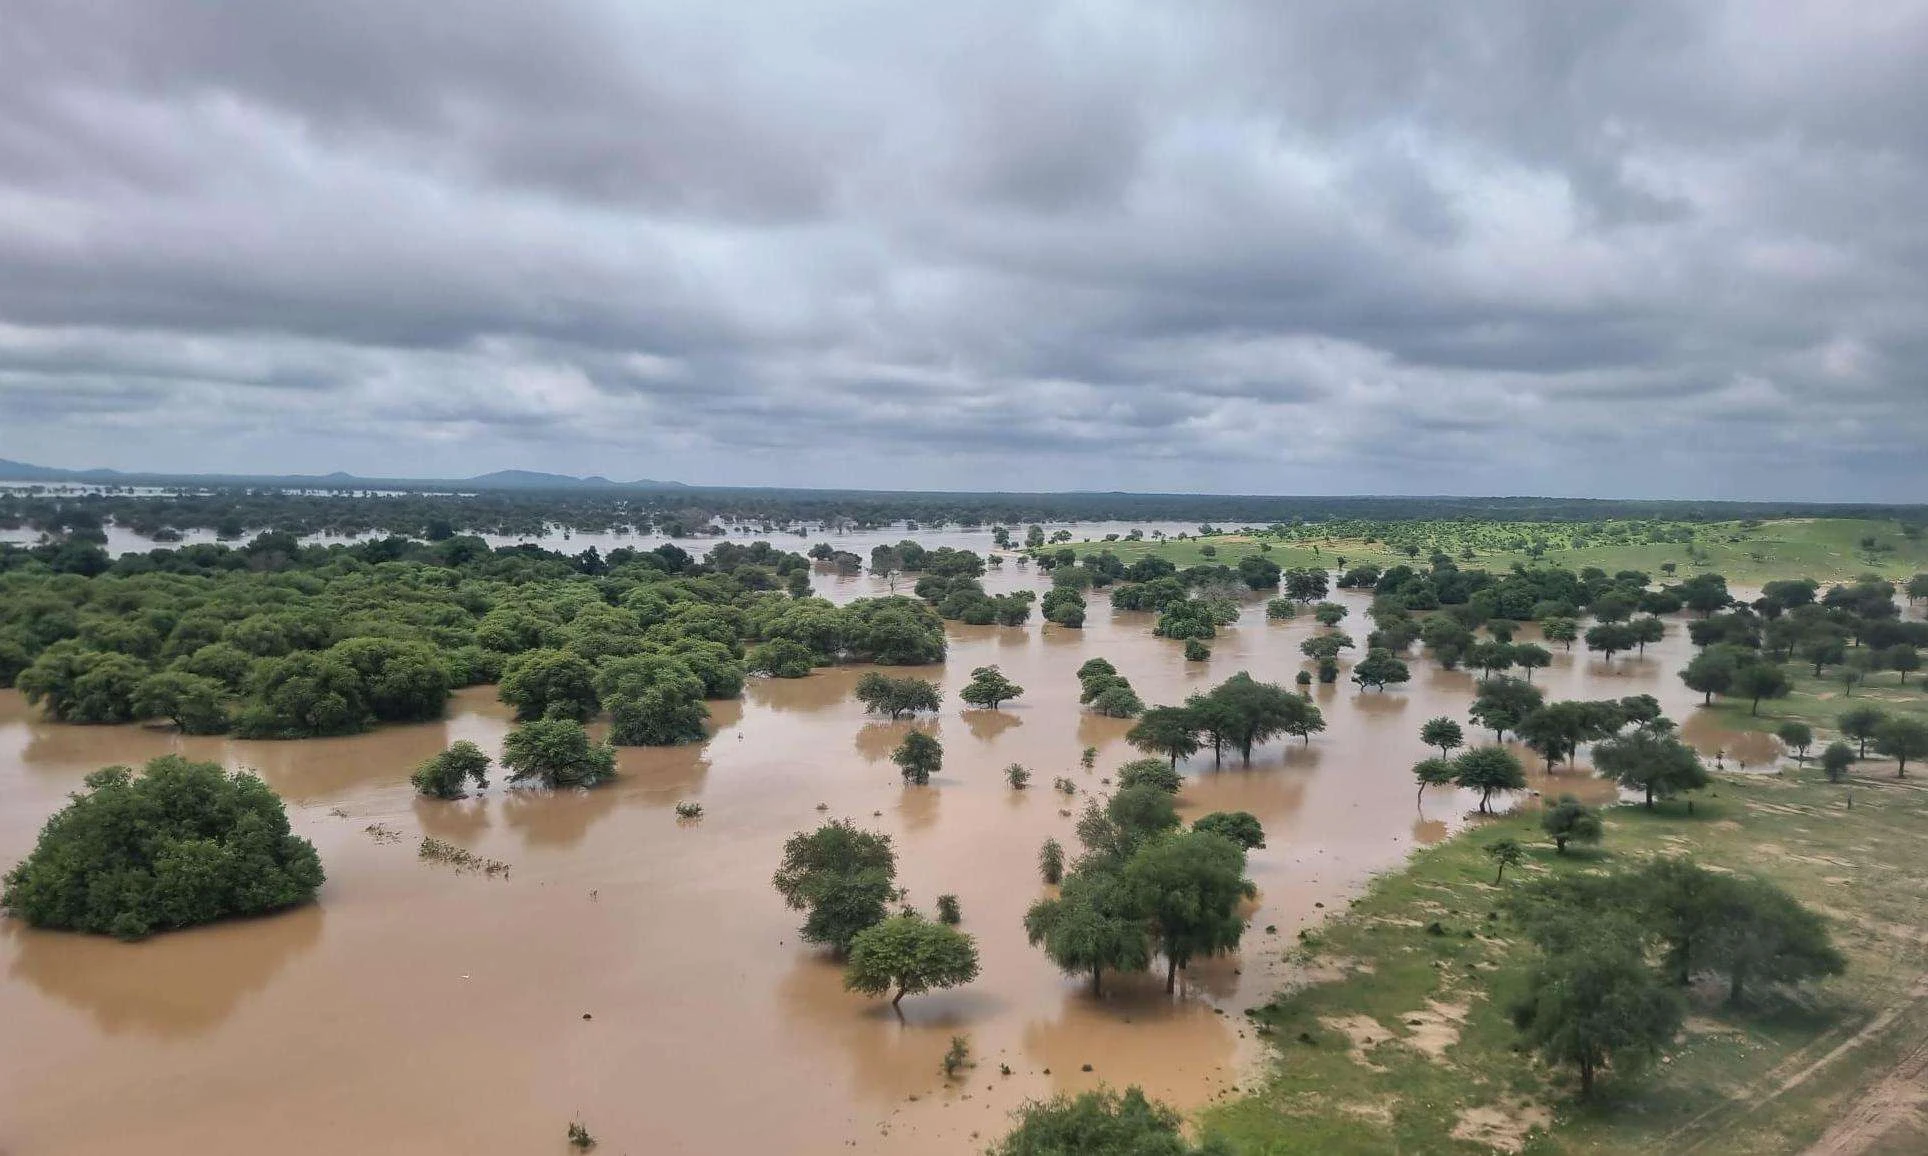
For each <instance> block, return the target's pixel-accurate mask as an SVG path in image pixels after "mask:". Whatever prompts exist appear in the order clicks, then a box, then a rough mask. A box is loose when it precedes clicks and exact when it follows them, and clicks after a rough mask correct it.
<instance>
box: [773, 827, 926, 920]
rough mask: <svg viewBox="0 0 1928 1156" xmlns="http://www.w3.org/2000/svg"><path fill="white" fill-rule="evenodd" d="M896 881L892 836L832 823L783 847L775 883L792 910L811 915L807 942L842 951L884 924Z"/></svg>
mask: <svg viewBox="0 0 1928 1156" xmlns="http://www.w3.org/2000/svg"><path fill="white" fill-rule="evenodd" d="M896 879H897V853H896V852H895V851H894V850H892V848H891V845H890V836H888V835H879V834H876V833H874V832H871V831H864V830H861V829H859V828H858V827H857V826H856V825H855V824H853V823H851V822H850V821H849V820H847V819H833V820H831V821H830V822H827V823H825V824H824V825H823V826H821V827H818V828H817V829H816V830H815V831H810V832H800V833H798V834H795V835H792V836H791V837H790V839H789V841H788V842H786V843H784V845H783V862H782V863H781V864H780V865H779V866H778V867H777V872H776V875H775V876H774V877H773V879H772V880H771V882H772V883H773V885H774V886H775V887H776V889H777V893H778V894H780V895H782V896H783V901H784V903H786V904H788V905H789V907H790V908H791V910H793V911H802V912H806V913H807V914H806V915H805V917H804V923H803V938H804V941H805V942H806V943H817V944H823V945H824V946H827V947H829V948H831V949H833V950H835V951H838V952H843V951H848V950H849V949H850V944H851V941H852V940H853V939H854V938H856V935H857V933H858V932H860V931H862V930H864V929H865V928H867V927H870V926H872V925H874V924H877V923H880V922H882V921H883V919H884V916H885V914H886V908H887V905H888V904H889V903H890V901H891V900H892V899H894V898H895V897H896V895H897V884H896Z"/></svg>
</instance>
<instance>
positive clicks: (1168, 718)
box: [1125, 706, 1200, 767]
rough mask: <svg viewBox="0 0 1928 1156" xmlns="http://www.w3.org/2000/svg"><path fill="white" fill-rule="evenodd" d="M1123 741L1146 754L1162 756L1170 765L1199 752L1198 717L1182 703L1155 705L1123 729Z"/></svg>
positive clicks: (1175, 764)
mask: <svg viewBox="0 0 1928 1156" xmlns="http://www.w3.org/2000/svg"><path fill="white" fill-rule="evenodd" d="M1125 741H1126V742H1128V743H1130V744H1131V745H1132V746H1134V747H1137V748H1138V749H1139V750H1141V751H1144V752H1145V753H1146V754H1155V755H1164V756H1165V758H1166V759H1167V761H1169V762H1170V764H1171V765H1172V766H1173V767H1177V766H1178V760H1179V759H1187V758H1190V757H1191V756H1193V755H1195V754H1197V753H1198V750H1199V746H1200V743H1199V741H1198V719H1197V718H1196V717H1195V716H1194V715H1193V713H1192V712H1191V711H1190V710H1188V709H1186V708H1185V707H1182V706H1155V707H1152V708H1151V709H1150V710H1147V711H1146V712H1145V713H1144V714H1142V715H1140V716H1139V717H1138V721H1137V723H1136V724H1134V725H1133V726H1132V728H1131V729H1130V730H1128V731H1126V732H1125Z"/></svg>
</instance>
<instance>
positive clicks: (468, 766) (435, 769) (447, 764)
mask: <svg viewBox="0 0 1928 1156" xmlns="http://www.w3.org/2000/svg"><path fill="white" fill-rule="evenodd" d="M490 763H491V760H490V759H489V756H488V755H486V754H483V753H482V748H481V747H478V746H476V745H475V744H474V743H472V742H470V741H468V740H467V739H458V740H456V741H455V742H453V743H450V744H449V748H448V749H447V750H445V751H443V752H442V753H441V754H438V755H435V756H433V757H431V758H429V759H427V760H424V761H423V762H422V764H421V765H419V766H417V767H416V768H415V773H414V774H412V775H410V776H409V782H411V783H414V784H415V789H416V790H417V791H420V792H421V793H422V794H424V795H427V796H428V797H429V798H431V799H459V798H461V797H462V795H463V793H464V789H465V787H466V786H467V784H469V783H470V782H473V783H474V784H475V789H476V790H478V791H479V790H481V789H483V788H484V787H486V786H488V785H489V766H490Z"/></svg>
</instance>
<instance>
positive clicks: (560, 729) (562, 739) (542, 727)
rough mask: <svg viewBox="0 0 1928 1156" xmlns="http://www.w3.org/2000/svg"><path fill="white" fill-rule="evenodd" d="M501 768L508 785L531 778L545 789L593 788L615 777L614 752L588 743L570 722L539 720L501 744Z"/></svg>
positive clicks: (580, 729) (576, 724)
mask: <svg viewBox="0 0 1928 1156" xmlns="http://www.w3.org/2000/svg"><path fill="white" fill-rule="evenodd" d="M502 769H503V770H505V771H508V772H509V781H510V782H512V783H520V782H524V781H526V780H529V779H534V780H537V781H538V782H540V783H541V784H542V785H543V786H545V787H594V786H597V785H599V784H601V783H603V782H606V781H608V780H609V779H612V778H614V777H615V775H616V749H615V748H614V747H612V746H610V745H609V744H608V743H595V742H591V741H590V740H589V732H588V731H587V730H585V729H584V728H583V725H582V724H581V723H579V722H576V721H575V720H574V719H566V718H539V719H535V720H534V721H531V722H526V723H523V724H522V725H521V726H519V727H516V728H515V729H514V730H512V731H510V732H509V735H508V737H507V738H506V739H504V740H503V741H502Z"/></svg>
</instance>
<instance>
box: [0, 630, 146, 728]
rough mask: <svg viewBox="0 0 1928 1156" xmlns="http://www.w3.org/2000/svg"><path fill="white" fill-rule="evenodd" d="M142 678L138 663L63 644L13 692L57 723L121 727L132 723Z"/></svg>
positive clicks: (16, 680) (44, 657) (21, 678)
mask: <svg viewBox="0 0 1928 1156" xmlns="http://www.w3.org/2000/svg"><path fill="white" fill-rule="evenodd" d="M146 677H147V666H146V664H144V663H142V662H141V661H140V660H139V659H137V658H133V657H131V656H129V655H125V654H110V653H107V652H105V651H98V650H87V649H84V648H83V647H82V646H81V645H80V643H78V642H75V641H73V640H66V641H62V642H56V643H54V644H53V645H52V646H49V647H48V648H47V649H46V650H44V651H42V652H41V653H40V655H39V657H37V658H36V659H34V661H33V664H32V665H31V666H28V667H27V668H26V669H25V670H23V671H21V672H20V673H19V674H18V675H17V676H15V678H14V686H15V687H16V688H18V689H19V691H20V693H21V694H23V695H25V696H26V699H27V701H28V702H29V703H31V704H33V705H36V706H40V707H42V708H43V709H45V710H46V712H47V714H48V715H49V716H51V717H52V718H54V719H57V720H58V721H60V722H66V723H123V722H132V721H134V713H135V712H134V693H135V691H136V690H138V689H139V687H140V684H141V682H142V681H143V680H144V679H145V678H146Z"/></svg>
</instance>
